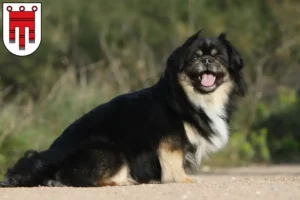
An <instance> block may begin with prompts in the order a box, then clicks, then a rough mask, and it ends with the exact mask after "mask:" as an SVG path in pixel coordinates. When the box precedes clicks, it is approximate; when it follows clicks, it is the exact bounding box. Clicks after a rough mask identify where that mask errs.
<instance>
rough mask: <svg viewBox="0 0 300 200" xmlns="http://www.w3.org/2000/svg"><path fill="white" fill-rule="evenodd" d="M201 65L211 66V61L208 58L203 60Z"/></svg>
mask: <svg viewBox="0 0 300 200" xmlns="http://www.w3.org/2000/svg"><path fill="white" fill-rule="evenodd" d="M202 63H204V64H206V65H209V64H211V60H210V59H209V58H203V59H202Z"/></svg>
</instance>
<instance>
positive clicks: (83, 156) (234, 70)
mask: <svg viewBox="0 0 300 200" xmlns="http://www.w3.org/2000/svg"><path fill="white" fill-rule="evenodd" d="M200 32H201V31H199V32H198V33H196V34H195V35H193V36H191V37H190V38H188V39H187V41H186V42H185V43H184V44H183V45H182V46H180V47H178V48H177V49H176V50H175V51H174V52H173V53H172V54H171V56H170V57H169V58H168V61H167V67H166V70H165V72H164V74H163V75H162V76H161V78H160V80H159V81H158V83H157V84H155V85H154V86H152V87H149V88H146V89H143V90H140V91H137V92H132V93H128V94H124V95H121V96H118V97H116V98H114V99H112V100H111V101H109V102H107V103H105V104H102V105H100V106H98V107H96V108H95V109H93V110H92V111H90V112H89V113H87V114H85V115H84V116H82V117H81V118H79V119H78V120H76V121H75V122H74V123H72V124H71V125H70V126H69V127H68V128H67V129H66V130H65V131H64V132H63V133H62V135H61V136H60V137H58V138H57V139H56V140H55V141H54V142H53V144H52V145H51V146H50V148H49V149H48V150H46V151H43V152H34V151H33V152H30V151H29V152H27V153H26V154H25V156H24V157H22V158H20V160H19V161H18V162H17V163H16V164H15V166H13V167H12V168H10V169H8V171H7V173H6V175H5V177H4V181H3V182H1V186H2V187H18V186H25V187H32V186H38V185H44V186H83V187H90V186H106V185H129V184H138V183H149V182H152V181H159V182H162V183H168V182H192V179H191V178H190V177H189V176H188V175H187V174H186V170H187V169H186V168H187V166H191V164H196V165H199V164H200V162H201V158H202V157H203V156H204V155H206V154H208V153H210V152H215V151H217V150H219V149H220V148H222V147H223V146H224V145H225V144H226V143H227V141H228V138H229V128H228V123H229V119H230V113H231V111H232V106H233V104H234V103H233V98H234V96H235V94H243V93H244V86H243V85H244V84H243V79H242V75H241V69H242V68H243V60H242V58H241V56H240V54H239V53H238V51H237V50H236V49H235V48H234V47H233V46H232V45H231V43H230V42H229V41H228V40H227V39H226V38H225V35H224V34H221V35H220V36H219V37H216V38H207V37H203V36H201V34H200Z"/></svg>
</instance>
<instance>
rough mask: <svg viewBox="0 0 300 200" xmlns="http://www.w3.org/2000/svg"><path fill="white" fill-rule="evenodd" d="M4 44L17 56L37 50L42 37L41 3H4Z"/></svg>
mask: <svg viewBox="0 0 300 200" xmlns="http://www.w3.org/2000/svg"><path fill="white" fill-rule="evenodd" d="M2 13H3V19H2V20H3V21H2V27H3V42H4V45H5V47H6V48H7V49H8V50H9V51H10V52H11V53H13V54H15V55H17V56H27V55H30V54H32V53H33V52H35V51H36V50H37V48H38V47H39V45H40V43H41V36H42V22H41V21H42V20H41V13H42V4H41V3H3V5H2Z"/></svg>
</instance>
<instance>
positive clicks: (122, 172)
mask: <svg viewBox="0 0 300 200" xmlns="http://www.w3.org/2000/svg"><path fill="white" fill-rule="evenodd" d="M133 184H136V182H135V181H134V180H133V179H131V177H130V175H129V168H128V165H127V164H124V165H123V166H122V167H121V168H120V169H119V171H118V172H117V173H116V174H114V175H113V176H111V177H108V178H103V177H102V178H101V179H100V180H99V181H98V185H99V186H121V185H133Z"/></svg>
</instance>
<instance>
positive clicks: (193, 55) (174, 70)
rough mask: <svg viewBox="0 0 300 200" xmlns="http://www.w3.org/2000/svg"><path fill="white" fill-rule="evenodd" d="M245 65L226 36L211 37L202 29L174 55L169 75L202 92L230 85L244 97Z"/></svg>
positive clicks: (171, 57) (168, 68)
mask: <svg viewBox="0 0 300 200" xmlns="http://www.w3.org/2000/svg"><path fill="white" fill-rule="evenodd" d="M243 66H244V63H243V59H242V57H241V55H240V53H239V52H238V51H237V50H236V49H235V47H234V46H233V45H232V44H231V43H230V42H229V41H228V40H227V39H226V36H225V34H224V33H221V34H220V35H219V36H218V37H216V38H208V37H203V36H202V35H201V30H200V31H199V32H197V33H196V34H194V35H193V36H191V37H190V38H188V39H187V40H186V41H185V42H184V44H183V45H181V46H180V47H178V48H177V49H176V50H175V51H174V52H173V53H172V54H171V56H170V57H169V58H168V61H167V71H166V72H167V73H169V74H170V75H171V76H172V77H176V78H178V79H179V80H180V81H181V83H184V84H188V85H190V86H192V87H193V89H194V90H195V91H196V92H198V93H202V94H207V93H212V92H214V91H216V90H218V88H220V87H222V85H226V84H227V85H231V86H232V87H231V88H232V89H235V91H237V92H238V93H240V94H243V93H244V88H243V86H242V83H241V73H240V71H241V69H242V68H243Z"/></svg>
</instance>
